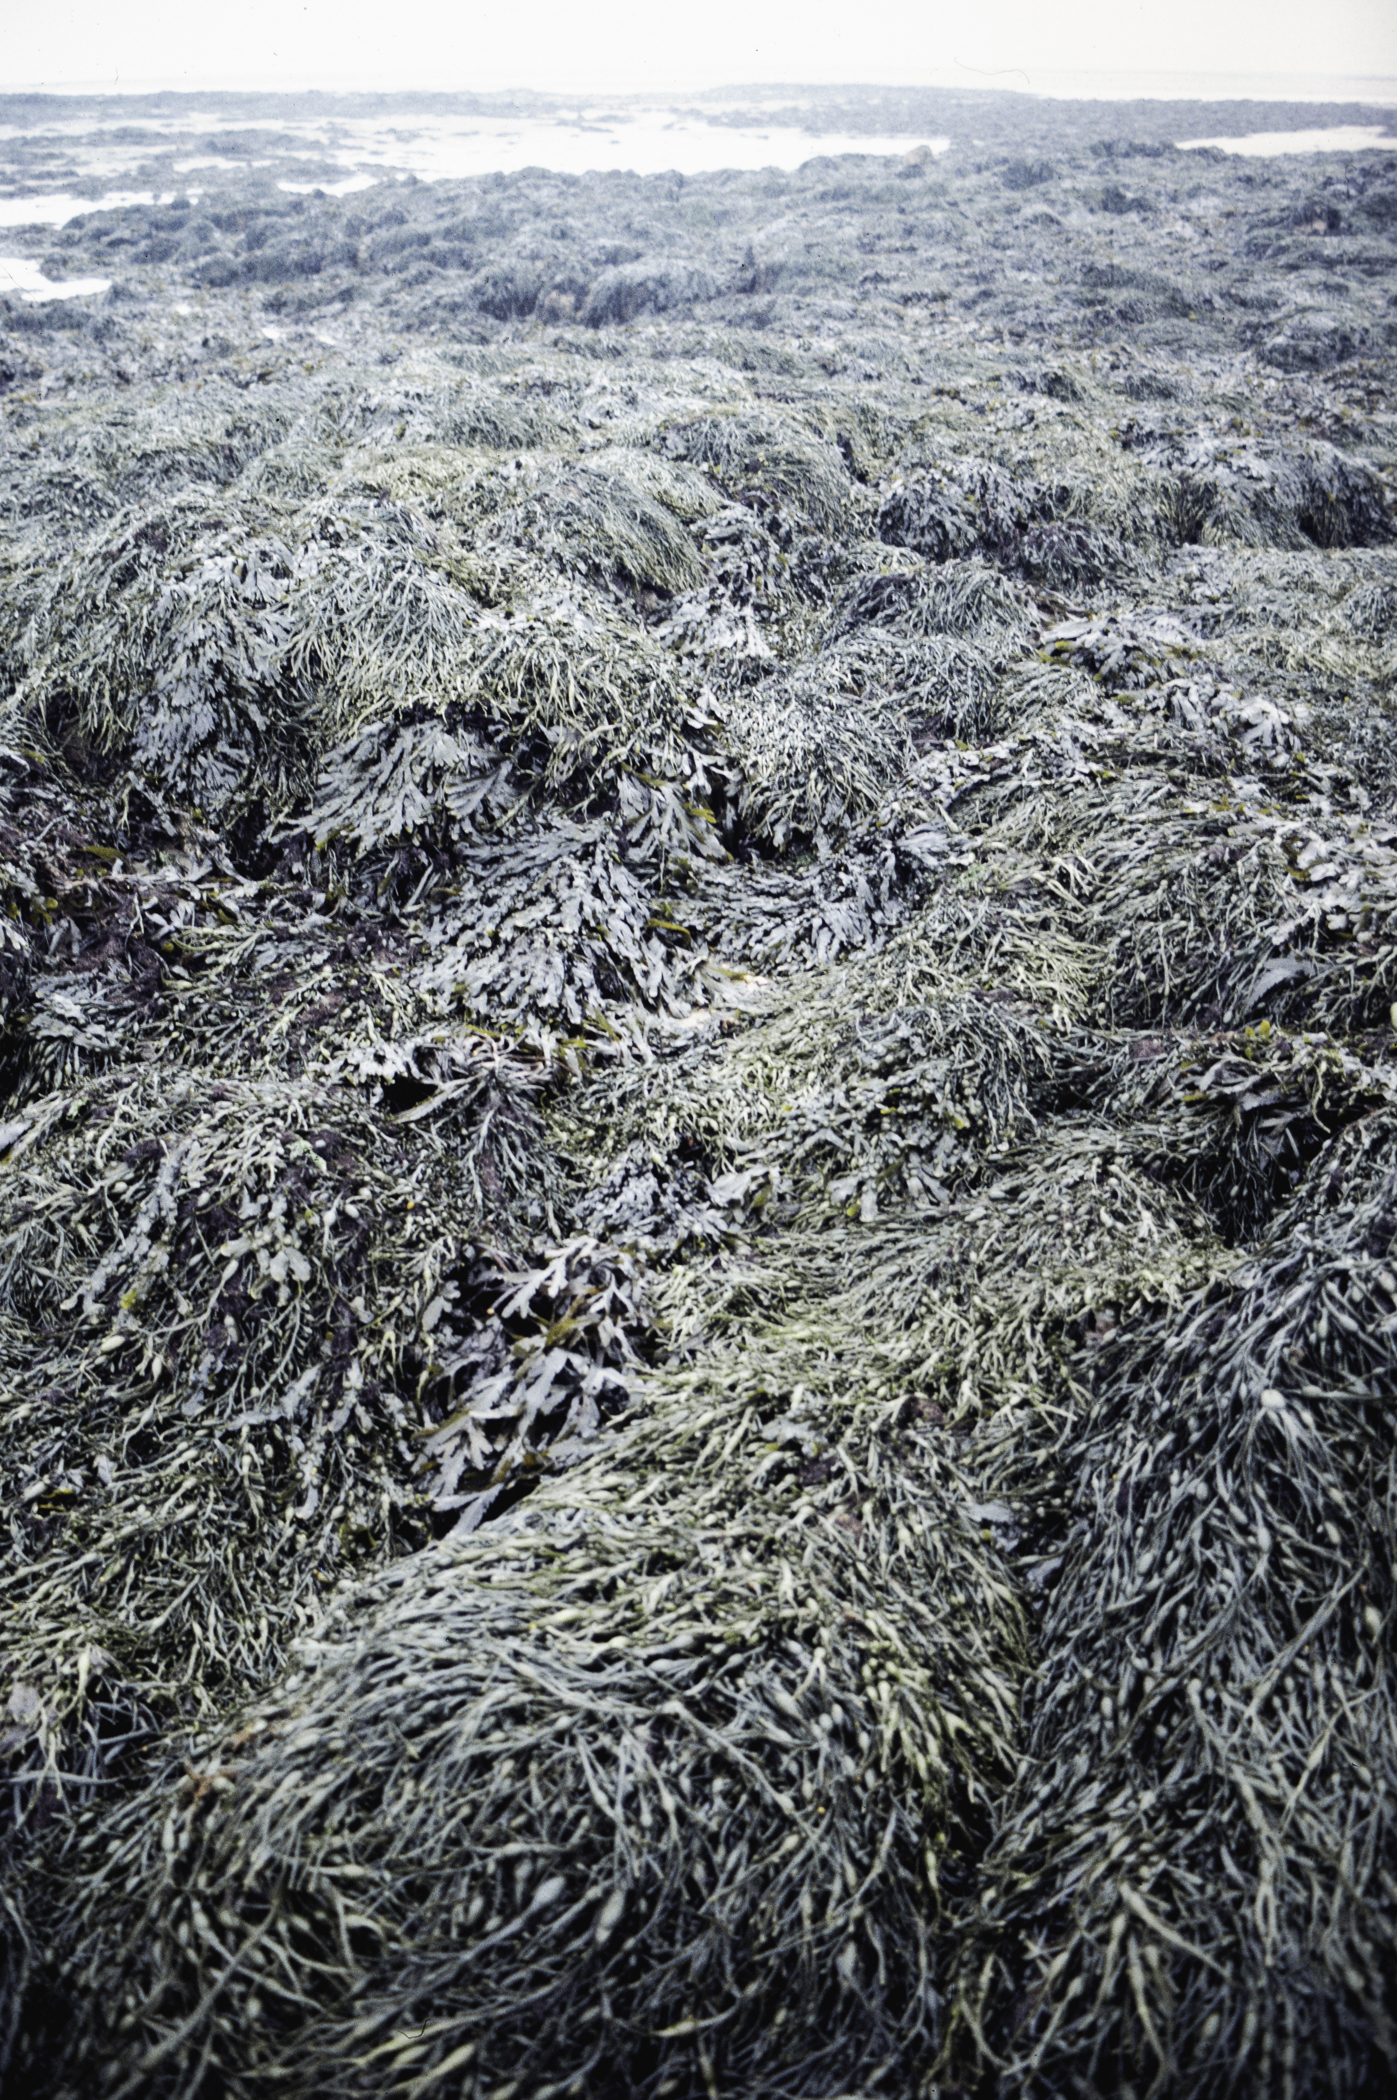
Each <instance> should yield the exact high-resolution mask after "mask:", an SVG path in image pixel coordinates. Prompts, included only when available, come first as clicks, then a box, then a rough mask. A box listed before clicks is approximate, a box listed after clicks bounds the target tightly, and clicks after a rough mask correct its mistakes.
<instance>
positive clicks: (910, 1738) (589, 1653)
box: [45, 1367, 1023, 2095]
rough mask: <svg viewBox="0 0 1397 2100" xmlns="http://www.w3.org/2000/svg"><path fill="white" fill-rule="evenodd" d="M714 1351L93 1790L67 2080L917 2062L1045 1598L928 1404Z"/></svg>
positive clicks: (701, 2082)
mask: <svg viewBox="0 0 1397 2100" xmlns="http://www.w3.org/2000/svg"><path fill="white" fill-rule="evenodd" d="M735 1368H736V1367H735ZM739 1375H740V1373H739ZM705 1384H706V1382H704V1381H690V1382H687V1383H686V1386H681V1387H680V1388H679V1389H677V1390H675V1391H674V1392H673V1393H672V1394H671V1395H670V1396H669V1397H668V1398H667V1399H663V1400H661V1401H660V1402H659V1403H658V1404H657V1405H656V1406H655V1407H654V1409H653V1411H652V1413H651V1414H650V1416H649V1417H648V1419H646V1420H644V1421H642V1422H641V1423H639V1424H638V1425H637V1426H635V1427H634V1428H633V1429H631V1431H630V1432H629V1433H628V1434H626V1435H625V1436H623V1438H622V1439H621V1441H620V1442H619V1443H616V1444H614V1445H613V1446H612V1447H611V1449H609V1450H607V1451H605V1452H604V1453H602V1454H599V1455H598V1456H597V1457H596V1458H594V1459H592V1460H590V1461H588V1462H587V1463H586V1464H585V1465H584V1466H582V1467H581V1468H579V1469H578V1470H576V1471H575V1472H574V1473H573V1474H571V1475H570V1476H568V1478H567V1480H566V1483H565V1484H564V1485H562V1486H560V1487H559V1488H557V1489H551V1490H550V1489H544V1490H543V1491H541V1493H540V1494H539V1495H538V1496H536V1497H535V1498H534V1500H533V1501H532V1503H531V1504H530V1505H528V1514H527V1516H526V1517H525V1518H524V1519H523V1520H522V1521H521V1522H517V1523H515V1524H514V1525H512V1526H507V1527H506V1528H505V1530H504V1531H503V1533H502V1534H500V1535H497V1536H495V1537H493V1538H491V1539H490V1540H489V1541H488V1543H487V1542H484V1541H482V1542H481V1543H480V1544H479V1545H471V1546H466V1547H462V1548H459V1549H457V1550H455V1551H452V1552H446V1551H439V1552H437V1553H433V1554H428V1555H426V1556H422V1557H419V1558H418V1559H416V1560H413V1561H409V1562H407V1563H404V1564H403V1565H402V1566H401V1567H400V1568H399V1569H398V1570H396V1571H395V1572H394V1574H393V1575H392V1577H391V1578H390V1579H389V1580H387V1581H385V1582H383V1583H381V1584H380V1585H379V1587H378V1588H377V1589H376V1590H374V1591H372V1592H370V1593H361V1595H360V1596H359V1598H358V1599H357V1600H356V1602H355V1604H354V1605H353V1607H352V1608H350V1609H349V1610H348V1611H347V1613H346V1614H345V1615H344V1616H342V1617H341V1618H340V1619H339V1620H332V1621H331V1624H330V1626H329V1628H328V1629H327V1634H326V1636H324V1637H322V1638H321V1639H320V1640H319V1641H318V1642H317V1644H316V1646H315V1647H314V1649H313V1650H307V1651H306V1657H305V1662H304V1664H303V1667H302V1670H301V1673H300V1675H299V1676H298V1677H296V1678H294V1679H292V1680H290V1681H289V1682H288V1683H287V1685H286V1687H285V1689H284V1690H283V1691H282V1692H281V1693H280V1694H279V1695H277V1696H276V1697H275V1698H274V1699H273V1701H271V1702H270V1703H268V1704H266V1705H264V1706H262V1707H260V1708H258V1709H256V1710H255V1711H254V1712H252V1713H251V1714H249V1715H247V1716H245V1717H244V1718H243V1719H242V1720H241V1721H240V1722H239V1724H238V1726H237V1728H236V1730H235V1732H233V1733H232V1734H230V1735H228V1736H227V1737H224V1738H220V1739H216V1740H215V1739H210V1740H208V1741H206V1742H205V1743H204V1744H203V1745H202V1746H201V1748H200V1749H199V1750H198V1752H197V1753H196V1756H197V1762H195V1763H193V1764H191V1765H189V1766H188V1767H186V1768H185V1769H183V1770H181V1769H180V1768H178V1767H176V1768H175V1769H174V1771H172V1772H171V1773H168V1774H165V1775H162V1776H161V1777H160V1778H159V1779H158V1780H156V1781H155V1782H154V1783H153V1785H152V1786H151V1787H150V1788H149V1789H148V1790H147V1791H146V1792H144V1793H143V1794H140V1795H137V1796H134V1797H132V1799H131V1800H130V1801H129V1802H128V1803H127V1804H126V1805H125V1807H124V1808H121V1809H118V1810H117V1811H116V1813H115V1815H114V1816H112V1815H109V1816H107V1817H105V1818H103V1817H100V1816H99V1817H94V1818H89V1819H87V1820H86V1821H84V1820H83V1819H82V1818H79V1819H78V1821H77V1822H75V1823H74V1824H73V1826H72V1828H71V1830H70V1831H69V1833H68V1834H67V1836H66V1837H65V1839H64V1841H63V1847H62V1864H61V1866H59V1867H58V1873H59V1881H58V1882H55V1884H54V1887H55V1888H57V1887H60V1886H61V1888H62V1890H63V1891H64V1893H63V1894H62V1896H61V1897H60V1899H59V1903H58V1904H57V1906H55V1907H54V1908H56V1909H57V1910H58V1911H59V1913H61V1915H60V1917H58V1918H54V1917H53V1914H52V1911H51V1910H50V1908H49V1906H48V1905H47V1904H45V1910H46V1911H48V1913H49V1915H48V1918H47V1921H46V1929H54V1930H56V1931H58V1932H59V1933H60V1934H61V1935H62V1938H63V1944H65V1945H66V1946H70V1947H71V1949H72V1951H71V1953H70V1954H69V1956H68V1957H67V1959H66V1961H65V1964H64V1968H63V1971H62V1980H61V1987H60V1989H59V1991H58V2000H59V2002H61V1999H62V1995H63V1992H64V1991H76V1992H77V1993H78V1994H79V1995H80V1997H82V1998H83V1999H84V2000H86V1999H88V1998H89V1996H90V1994H91V1993H92V1992H93V1991H94V1990H95V1991H97V1992H98V1993H99V1994H100V1999H101V2002H102V2003H103V2004H104V2005H105V2006H107V2007H109V2008H110V2015H104V2016H103V2017H102V2018H101V2019H100V2022H99V2023H98V2024H95V2025H90V2026H88V2027H87V2028H86V2030H85V2031H84V2032H83V2033H82V2034H81V2035H80V2037H79V2039H78V2046H77V2048H76V2050H75V2051H71V2052H66V2051H64V2049H63V2046H62V2044H61V2043H60V2042H58V2041H57V2038H52V2040H51V2041H50V2043H48V2044H47V2045H48V2046H54V2047H55V2048H57V2049H58V2050H59V2054H60V2059H61V2060H66V2063H67V2065H68V2068H67V2069H66V2070H65V2071H64V2072H62V2074H61V2075H56V2076H55V2078H54V2082H53V2087H52V2089H53V2090H54V2091H56V2092H60V2091H61V2092H68V2091H77V2090H87V2084H86V2082H85V2081H88V2080H90V2079H91V2078H92V2077H93V2076H94V2075H95V2074H96V2072H97V2071H98V2068H99V2067H100V2070H101V2074H102V2077H103V2081H104V2083H106V2084H110V2085H113V2086H116V2085H118V2084H122V2083H126V2082H131V2083H133V2086H138V2087H139V2088H140V2089H141V2090H144V2091H148V2092H152V2093H169V2094H175V2093H179V2094H189V2095H193V2094H195V2093H202V2092H205V2091H209V2090H212V2089H213V2088H212V2083H211V2081H216V2082H217V2086H218V2089H219V2090H221V2091H224V2092H231V2093H242V2092H247V2093H249V2094H250V2093H252V2092H256V2091H261V2090H265V2086H266V2082H267V2081H268V2080H275V2081H276V2083H277V2084H278V2085H284V2086H285V2087H286V2089H287V2090H288V2091H292V2092H305V2093H311V2092H317V2093H323V2092H338V2091H343V2092H345V2093H350V2092H356V2091H359V2090H361V2089H362V2086H363V2082H364V2080H365V2078H366V2077H367V2078H368V2079H369V2081H370V2082H371V2084H374V2085H384V2084H386V2085H391V2086H392V2087H394V2088H396V2087H397V2086H398V2085H399V2084H401V2083H404V2082H406V2083H407V2084H413V2083H419V2084H424V2085H425V2083H432V2084H435V2083H436V2082H438V2080H440V2079H442V2078H445V2077H447V2076H452V2077H454V2078H455V2079H456V2080H457V2082H458V2083H461V2084H462V2089H463V2090H465V2091H468V2092H470V2093H482V2094H483V2093H485V2092H488V2091H491V2090H493V2089H494V2088H495V2086H496V2085H497V2084H498V2082H499V2080H500V2079H501V2078H502V2077H511V2078H512V2077H519V2076H523V2077H525V2078H526V2079H528V2080H530V2082H531V2085H533V2086H536V2087H537V2088H538V2089H541V2090H556V2089H558V2087H559V2086H563V2087H570V2088H572V2089H575V2090H577V2091H579V2092H583V2093H586V2092H596V2093H598V2094H601V2093H604V2092H614V2091H616V2090H617V2088H618V2085H620V2086H622V2087H624V2089H625V2090H626V2091H629V2092H635V2093H661V2092H670V2091H676V2090H683V2091H690V2090H699V2089H701V2088H702V2087H703V2086H705V2085H707V2086H709V2087H711V2086H712V2085H713V2084H714V2083H715V2082H716V2083H717V2084H718V2085H719V2086H720V2088H724V2089H727V2088H733V2087H736V2088H738V2089H741V2090H743V2091H753V2092H757V2091H760V2092H763V2093H770V2094H773V2095H776V2094H781V2093H790V2094H795V2093H811V2092H814V2093H829V2094H834V2093H838V2092H847V2091H848V2090H850V2089H851V2088H852V2087H854V2086H857V2088H858V2090H860V2091H870V2092H872V2091H888V2092H890V2093H892V2092H896V2093H905V2092H907V2091H909V2090H911V2089H913V2087H914V2086H915V2087H917V2088H920V2085H921V2083H922V2082H923V2081H924V2078H925V2076H926V2067H927V2066H928V2065H929V2063H930V2061H931V2060H932V2058H933V2056H934V2054H935V2051H936V2048H937V2045H938V2041H939V2038H940V2011H941V1986H940V1982H939V1972H940V1969H941V1965H942V1961H943V1955H942V1953H941V1951H940V1949H939V1947H938V1942H937V1917H938V1910H939V1906H940V1902H941V1895H940V1883H941V1880H942V1877H943V1875H947V1874H949V1875H950V1876H951V1878H952V1880H954V1877H955V1875H956V1874H957V1873H958V1872H959V1871H960V1864H959V1863H960V1861H961V1860H962V1859H963V1857H964V1855H965V1854H966V1852H967V1851H968V1850H970V1849H973V1847H974V1844H975V1843H976V1838H975V1836H974V1832H975V1828H976V1826H977V1824H978V1822H979V1819H980V1817H981V1816H982V1815H983V1813H984V1809H985V1805H986V1803H987V1800H988V1797H989V1791H990V1790H991V1789H992V1788H994V1787H996V1786H997V1785H999V1784H1001V1783H1002V1780H1003V1777H1004V1776H1005V1774H1006V1773H1007V1771H1008V1769H1010V1768H1011V1766H1012V1753H1011V1749H1010V1734H1009V1731H1011V1730H1012V1727H1013V1716H1014V1711H1015V1704H1016V1698H1017V1680H1018V1677H1019V1674H1020V1672H1021V1669H1022V1664H1023V1622H1022V1616H1021V1612H1020V1608H1019V1606H1018V1605H1017V1603H1016V1601H1015V1600H1014V1599H1013V1597H1012V1595H1011V1594H1010V1592H1009V1591H1008V1590H1007V1589H1005V1588H1004V1587H1003V1585H1002V1584H1000V1583H999V1582H997V1581H996V1579H995V1576H994V1573H993V1569H992V1562H993V1559H994V1557H995V1556H994V1554H993V1552H992V1549H988V1548H987V1546H986V1544H985V1543H984V1542H982V1540H981V1539H980V1538H979V1537H978V1536H977V1534H976V1533H975V1531H974V1530H973V1529H971V1528H969V1527H967V1526H965V1525H964V1524H963V1523H961V1522H959V1521H958V1519H957V1510H958V1506H959V1497H960V1495H961V1494H962V1493H963V1489H962V1488H961V1486H960V1469H959V1467H958V1465H957V1462H956V1458H955V1455H954V1451H953V1449H938V1436H937V1432H936V1431H935V1429H934V1428H932V1427H931V1426H930V1425H929V1424H928V1423H927V1422H924V1421H920V1420H918V1421H915V1422H914V1423H912V1424H911V1425H909V1426H906V1427H899V1422H898V1416H899V1410H898V1409H896V1408H893V1409H891V1410H890V1409H888V1408H887V1407H886V1406H885V1407H882V1408H868V1407H865V1408H863V1409H861V1410H859V1409H856V1410H854V1411H853V1412H852V1413H851V1412H850V1411H849V1410H848V1409H847V1407H841V1408H840V1409H839V1410H838V1411H837V1412H836V1411H835V1410H834V1409H832V1408H831V1407H830V1406H829V1405H828V1403H825V1404H823V1405H821V1404H820V1403H819V1402H818V1401H817V1400H816V1399H815V1398H814V1397H813V1396H806V1397H805V1398H802V1396H801V1394H800V1393H799V1391H797V1393H796V1394H795V1395H793V1396H791V1397H790V1399H789V1403H787V1402H784V1401H783V1400H781V1399H780V1398H778V1397H777V1396H776V1395H774V1394H771V1393H768V1392H766V1391H764V1390H761V1389H758V1390H757V1391H755V1392H749V1393H746V1394H739V1395H733V1396H731V1397H730V1396H728V1395H726V1394H723V1393H721V1392H720V1391H718V1390H716V1389H715V1388H714V1387H712V1386H708V1387H707V1389H705ZM55 1865H57V1862H56V1861H55ZM138 1914H139V1916H140V1918H141V1920H142V1922H141V1925H140V1928H139V1930H138V1931H137V1933H136V1935H135V1937H134V1938H133V1937H132V1932H131V1927H132V1924H133V1923H134V1921H135V1919H136V1917H137V1915H138ZM909 2081H910V2083H909Z"/></svg>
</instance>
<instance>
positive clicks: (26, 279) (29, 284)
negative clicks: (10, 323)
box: [0, 255, 111, 304]
mask: <svg viewBox="0 0 1397 2100" xmlns="http://www.w3.org/2000/svg"><path fill="white" fill-rule="evenodd" d="M110 283H111V279H110V278H109V277H72V278H68V279H66V280H65V281H63V282H61V283H57V284H50V282H49V280H48V278H47V277H45V276H43V275H42V274H41V272H40V268H39V265H38V263H36V262H31V261H29V260H28V258H27V257H25V256H21V255H0V298H4V297H9V298H19V299H23V300H25V301H26V302H28V303H31V304H32V303H33V302H34V301H35V300H38V299H80V298H82V297H83V295H84V294H85V293H89V292H105V291H106V289H107V287H108V285H109V284H110Z"/></svg>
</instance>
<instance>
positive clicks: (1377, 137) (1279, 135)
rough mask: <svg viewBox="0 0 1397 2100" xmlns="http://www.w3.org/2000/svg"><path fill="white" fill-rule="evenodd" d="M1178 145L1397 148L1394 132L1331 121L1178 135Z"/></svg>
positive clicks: (1261, 150)
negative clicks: (1322, 126)
mask: <svg viewBox="0 0 1397 2100" xmlns="http://www.w3.org/2000/svg"><path fill="white" fill-rule="evenodd" d="M1179 144H1180V145H1181V146H1220V147H1221V148H1222V150H1223V152H1224V153H1257V154H1265V153H1362V152H1364V151H1365V150H1366V149H1368V148H1369V147H1372V146H1378V147H1382V146H1388V147H1390V148H1391V149H1392V150H1393V151H1394V152H1397V136H1394V135H1393V134H1392V133H1391V132H1388V131H1383V130H1382V129H1381V128H1380V127H1379V126H1378V125H1376V124H1334V125H1331V126H1330V127H1329V128H1328V129H1327V130H1318V131H1252V132H1248V133H1246V134H1245V135H1244V136H1243V137H1241V138H1230V139H1180V140H1179Z"/></svg>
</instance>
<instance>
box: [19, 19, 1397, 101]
mask: <svg viewBox="0 0 1397 2100" xmlns="http://www.w3.org/2000/svg"><path fill="white" fill-rule="evenodd" d="M1050 70H1051V71H1058V72H1062V71H1071V72H1077V71H1091V72H1102V73H1115V74H1119V73H1122V72H1169V73H1180V72H1192V73H1200V74H1201V73H1207V74H1240V75H1251V76H1256V75H1259V74H1265V75H1267V76H1274V75H1284V74H1293V75H1298V76H1308V77H1309V79H1310V80H1311V81H1313V80H1314V78H1315V76H1322V75H1348V76H1354V75H1367V76H1389V77H1390V76H1392V75H1397V0H1319V4H1316V0H1168V4H1166V5H1161V4H1160V0H1056V4H1052V0H977V4H974V5H968V4H966V0H853V4H850V0H838V4H834V0H701V4H699V5H697V6H695V5H692V4H690V5H676V4H673V0H671V4H669V5H665V4H664V0H658V4H657V0H646V4H644V5H642V4H640V0H517V4H514V5H510V4H508V0H387V4H385V0H237V4H235V5H231V6H229V5H218V4H214V5H210V4H209V0H202V4H200V0H194V4H191V0H0V84H3V85H5V86H20V85H33V86H38V85H43V86H48V87H62V86H64V85H69V84H71V85H78V84H81V85H84V86H89V87H92V88H98V87H116V86H119V87H126V88H130V87H135V86H138V85H147V84H159V85H165V86H171V87H176V86H182V87H220V86H226V87H233V86H240V87H241V86H249V87H250V86H262V87H305V86H324V87H334V86H360V87H372V86H378V87H385V88H387V87H421V88H427V87H437V88H457V89H472V88H474V89H482V90H483V89H495V88H506V87H533V88H540V89H550V90H554V91H559V92H563V93H578V94H594V93H598V92H602V93H605V92H607V91H611V92H614V93H620V92H623V91H634V90H660V91H670V90H679V91H683V90H685V89H690V90H693V89H698V88H706V87H718V86H723V85H726V84H737V83H748V82H759V81H787V82H793V81H794V82H800V81H806V82H811V83H815V82H839V81H861V82H877V83H881V84H888V85H917V84H928V85H930V84H940V83H948V82H950V81H953V80H960V81H963V82H964V83H965V84H966V85H967V86H969V85H976V84H978V85H983V86H993V85H1001V86H1005V87H1023V86H1031V87H1038V86H1043V85H1048V84H1049V81H1048V79H1047V74H1048V72H1049V71H1050ZM1187 91H1188V90H1187V89H1186V90H1185V92H1187ZM1199 91H1200V90H1199V89H1197V88H1195V89H1194V90H1193V92H1199ZM1243 91H1245V90H1243ZM1265 91H1266V92H1272V93H1274V92H1275V91H1276V90H1275V89H1274V87H1271V86H1270V85H1269V84H1268V87H1267V89H1266V90H1265Z"/></svg>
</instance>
